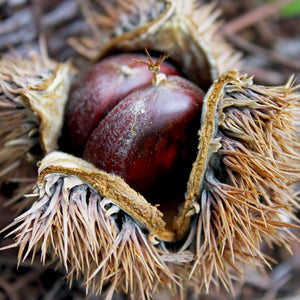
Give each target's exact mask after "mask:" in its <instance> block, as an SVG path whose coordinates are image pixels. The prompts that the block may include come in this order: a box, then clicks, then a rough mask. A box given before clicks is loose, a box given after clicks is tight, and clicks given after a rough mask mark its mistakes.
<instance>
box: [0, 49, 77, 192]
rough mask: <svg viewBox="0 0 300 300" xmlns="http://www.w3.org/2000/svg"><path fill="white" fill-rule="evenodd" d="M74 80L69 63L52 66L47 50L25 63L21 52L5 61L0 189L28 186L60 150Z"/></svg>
mask: <svg viewBox="0 0 300 300" xmlns="http://www.w3.org/2000/svg"><path fill="white" fill-rule="evenodd" d="M73 75H74V69H72V67H71V65H70V63H58V62H55V61H54V60H50V59H49V58H48V56H47V53H46V47H45V46H44V45H42V46H41V53H36V52H35V51H33V50H32V49H31V50H30V49H29V50H28V57H26V58H24V57H22V56H21V55H19V54H18V53H17V52H13V53H11V55H6V56H3V57H2V58H1V60H0V175H1V176H0V182H1V183H2V182H10V181H15V182H19V183H21V182H23V181H25V182H26V181H28V180H29V181H30V177H32V176H34V177H35V176H36V174H35V175H33V174H34V173H33V172H32V171H33V170H32V169H34V167H35V164H36V162H37V160H38V159H40V158H41V156H40V155H41V154H42V153H43V154H44V155H45V154H47V153H50V152H52V151H54V150H55V149H56V147H57V140H58V137H59V136H60V132H61V128H62V123H63V114H64V107H65V103H66V100H67V94H68V90H69V87H70V84H71V81H72V77H73ZM35 147H38V148H40V149H41V151H37V150H35V152H32V151H31V150H32V149H34V148H35ZM16 198H18V196H17V197H16Z"/></svg>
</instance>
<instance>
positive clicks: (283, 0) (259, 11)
mask: <svg viewBox="0 0 300 300" xmlns="http://www.w3.org/2000/svg"><path fill="white" fill-rule="evenodd" d="M290 2H292V0H279V1H276V2H271V3H268V4H265V5H263V6H260V7H258V8H256V9H254V10H252V11H250V12H248V13H245V14H243V15H241V16H239V17H238V18H235V19H233V20H232V21H229V22H228V23H227V24H226V25H225V26H224V27H223V28H222V32H223V33H224V34H228V33H230V34H233V33H236V32H238V31H241V30H242V29H245V28H247V27H249V26H251V25H253V24H256V23H257V22H259V21H261V20H264V19H266V17H268V16H271V15H274V14H276V13H277V12H278V11H279V9H280V8H282V7H283V6H285V5H287V4H288V3H290Z"/></svg>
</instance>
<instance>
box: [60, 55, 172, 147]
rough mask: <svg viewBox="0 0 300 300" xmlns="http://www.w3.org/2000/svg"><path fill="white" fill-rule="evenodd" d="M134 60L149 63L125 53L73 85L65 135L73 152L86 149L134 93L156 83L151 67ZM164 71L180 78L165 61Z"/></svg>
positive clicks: (110, 59)
mask: <svg viewBox="0 0 300 300" xmlns="http://www.w3.org/2000/svg"><path fill="white" fill-rule="evenodd" d="M133 59H140V60H147V57H146V56H145V55H139V54H121V55H116V56H111V57H108V58H106V59H104V60H102V61H101V62H99V63H97V64H96V65H94V66H93V67H92V68H91V69H90V70H88V71H87V72H86V73H85V74H84V75H82V76H80V77H79V78H78V79H77V80H76V82H75V83H74V84H73V85H72V87H71V90H70V93H69V101H68V103H67V106H66V114H65V128H64V136H66V137H69V139H68V143H70V149H72V148H73V149H72V150H74V152H75V153H76V152H79V153H80V150H81V149H83V146H84V145H85V144H86V142H87V140H88V138H89V136H90V134H91V133H92V131H93V130H94V128H95V127H96V126H97V124H98V123H99V121H100V120H101V119H102V118H104V116H105V115H106V114H107V113H108V112H109V111H110V110H111V109H112V108H113V107H114V106H115V105H116V104H117V103H118V102H119V101H121V100H122V99H123V98H125V97H126V96H127V95H128V94H129V93H130V92H132V91H133V90H135V89H136V88H138V87H141V86H143V85H144V84H146V83H149V82H151V81H152V78H153V74H152V73H151V72H150V71H149V70H148V67H147V66H145V65H144V64H141V63H139V62H137V61H134V60H133ZM160 70H161V72H162V73H164V74H167V75H178V72H177V71H176V69H175V68H174V67H173V66H172V65H170V64H168V63H166V62H163V63H162V64H161V68H160Z"/></svg>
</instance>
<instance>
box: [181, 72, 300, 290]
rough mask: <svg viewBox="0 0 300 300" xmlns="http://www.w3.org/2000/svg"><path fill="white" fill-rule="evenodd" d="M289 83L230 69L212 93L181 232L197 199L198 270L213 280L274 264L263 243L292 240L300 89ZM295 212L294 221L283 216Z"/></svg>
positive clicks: (299, 169)
mask: <svg viewBox="0 0 300 300" xmlns="http://www.w3.org/2000/svg"><path fill="white" fill-rule="evenodd" d="M295 89H296V87H295V88H293V87H292V84H291V82H288V83H287V84H286V86H279V87H264V86H257V85H254V84H253V82H252V79H251V78H247V77H246V76H240V75H239V74H238V73H237V72H236V71H230V72H228V73H226V74H224V75H223V76H221V77H220V78H219V80H217V81H215V83H214V85H213V86H212V87H211V89H210V90H209V92H208V93H207V95H206V97H205V101H204V102H205V105H204V108H203V115H202V126H201V130H200V132H199V137H200V143H199V154H198V157H197V159H196V161H195V163H194V165H193V169H192V172H191V176H190V179H189V182H188V190H187V199H186V203H185V208H184V209H183V212H182V214H181V216H180V218H179V219H178V220H177V221H176V224H175V230H177V233H178V234H179V235H181V234H182V233H183V232H182V229H181V228H185V226H186V225H185V224H189V223H190V222H191V219H190V218H187V217H186V216H187V215H188V213H189V212H190V209H191V207H197V206H198V211H195V213H198V215H197V214H196V217H195V216H194V217H193V218H194V219H193V223H194V224H197V225H195V226H197V233H196V244H195V256H196V258H195V261H194V264H193V266H192V271H191V275H190V276H191V277H195V278H199V279H200V281H201V284H200V289H201V288H202V285H205V286H206V289H208V288H209V285H210V283H211V282H217V280H220V281H221V282H222V283H223V285H225V287H228V288H230V289H233V287H232V280H233V279H236V278H238V277H239V276H238V275H242V273H243V265H244V264H245V263H246V264H253V265H259V264H262V263H264V264H268V261H267V258H266V257H265V256H264V254H263V253H262V252H261V250H260V249H261V243H262V242H265V243H266V244H268V245H270V246H271V245H272V244H274V243H275V244H278V245H284V246H286V247H287V248H288V246H289V242H290V240H291V239H292V238H293V234H292V232H291V231H288V230H287V228H289V227H290V228H291V227H295V226H296V225H293V224H292V223H293V222H296V224H297V223H299V220H297V218H296V216H295V213H296V211H297V209H299V207H300V206H299V199H297V198H296V196H295V191H294V184H295V183H296V182H299V181H300V155H299V140H298V138H297V136H296V128H295V126H294V117H295V115H296V111H297V110H298V109H299V101H300V95H299V94H298V93H296V92H295ZM287 217H288V218H289V220H290V223H285V222H284V221H283V219H285V220H286V218H287Z"/></svg>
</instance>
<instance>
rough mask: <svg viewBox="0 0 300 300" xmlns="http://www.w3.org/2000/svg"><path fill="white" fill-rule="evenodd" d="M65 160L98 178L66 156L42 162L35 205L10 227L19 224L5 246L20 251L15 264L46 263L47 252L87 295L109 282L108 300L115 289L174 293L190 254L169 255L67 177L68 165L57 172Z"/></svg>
mask: <svg viewBox="0 0 300 300" xmlns="http://www.w3.org/2000/svg"><path fill="white" fill-rule="evenodd" d="M63 160H64V161H65V166H68V167H70V168H73V169H74V170H75V166H76V167H77V168H78V169H79V170H80V172H82V173H84V172H85V170H83V169H87V168H90V170H89V176H91V177H93V176H97V175H96V174H95V173H93V172H95V168H94V167H93V166H91V165H90V166H89V164H87V163H86V162H85V161H82V160H80V159H77V158H75V157H72V156H70V155H67V154H64V153H57V152H54V153H52V154H50V155H48V156H47V157H46V158H45V160H43V161H42V163H41V166H40V172H39V181H38V185H37V190H36V192H37V200H36V202H35V203H34V204H33V206H32V207H31V209H29V210H28V211H27V212H25V213H24V214H22V215H21V216H19V217H18V218H16V219H15V221H14V222H13V224H11V225H10V226H9V227H11V226H15V225H17V224H19V226H18V227H17V228H16V229H15V230H13V231H12V232H11V233H10V234H14V233H16V243H15V244H14V245H11V246H9V247H7V248H10V247H15V246H19V247H20V250H19V256H18V259H19V262H20V261H21V260H24V259H25V258H26V257H27V256H28V254H29V253H30V252H31V251H32V252H33V257H34V255H35V253H36V252H37V251H38V250H41V259H42V261H43V262H45V259H46V255H47V253H49V254H50V255H51V256H52V257H54V258H59V260H60V262H61V263H62V264H63V265H64V267H65V269H66V271H67V274H68V275H67V276H68V279H69V280H70V281H71V282H72V281H73V279H74V278H77V279H78V278H80V279H82V280H83V281H84V282H85V284H86V288H87V292H88V291H89V290H92V291H94V292H97V293H101V291H102V289H103V286H105V285H106V284H109V286H110V287H109V288H108V290H107V297H108V298H107V299H110V298H111V297H112V295H113V293H114V291H115V290H118V291H120V290H124V291H125V292H130V293H132V294H133V295H135V299H139V298H141V299H144V298H145V297H147V298H150V296H151V295H152V294H153V292H154V290H155V289H156V288H157V287H159V286H160V285H164V286H167V287H168V288H170V289H172V290H173V291H174V292H175V291H176V290H178V289H179V281H178V278H177V276H176V275H175V273H177V272H175V270H174V269H176V265H178V266H177V268H180V264H182V263H185V262H190V261H191V260H192V259H193V255H192V253H190V252H189V251H181V252H180V253H175V254H173V253H170V252H169V251H167V250H166V247H165V245H164V243H163V242H160V243H159V242H158V241H156V240H155V239H154V238H153V236H152V234H151V233H150V232H149V230H148V229H147V228H146V226H145V225H144V224H141V223H140V222H137V221H136V220H135V219H134V218H132V217H131V216H129V214H128V213H125V212H122V210H121V208H120V207H119V206H118V205H116V201H114V200H111V199H110V198H108V197H107V196H105V195H100V194H99V192H98V191H97V190H95V189H94V188H93V187H92V186H91V185H90V184H88V183H87V182H86V181H83V180H82V179H80V177H84V176H80V175H79V176H74V175H69V174H68V173H70V172H68V171H66V170H67V167H66V168H65V169H64V170H63V172H62V173H60V172H58V169H56V168H55V166H57V165H60V164H61V162H62V161H63ZM83 166H84V168H83ZM49 168H50V169H52V172H49ZM76 173H77V172H76V170H75V171H74V174H76ZM90 182H91V181H90ZM104 192H105V191H104ZM129 193H130V191H128V194H129ZM154 244H156V245H154ZM170 262H172V265H170Z"/></svg>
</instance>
